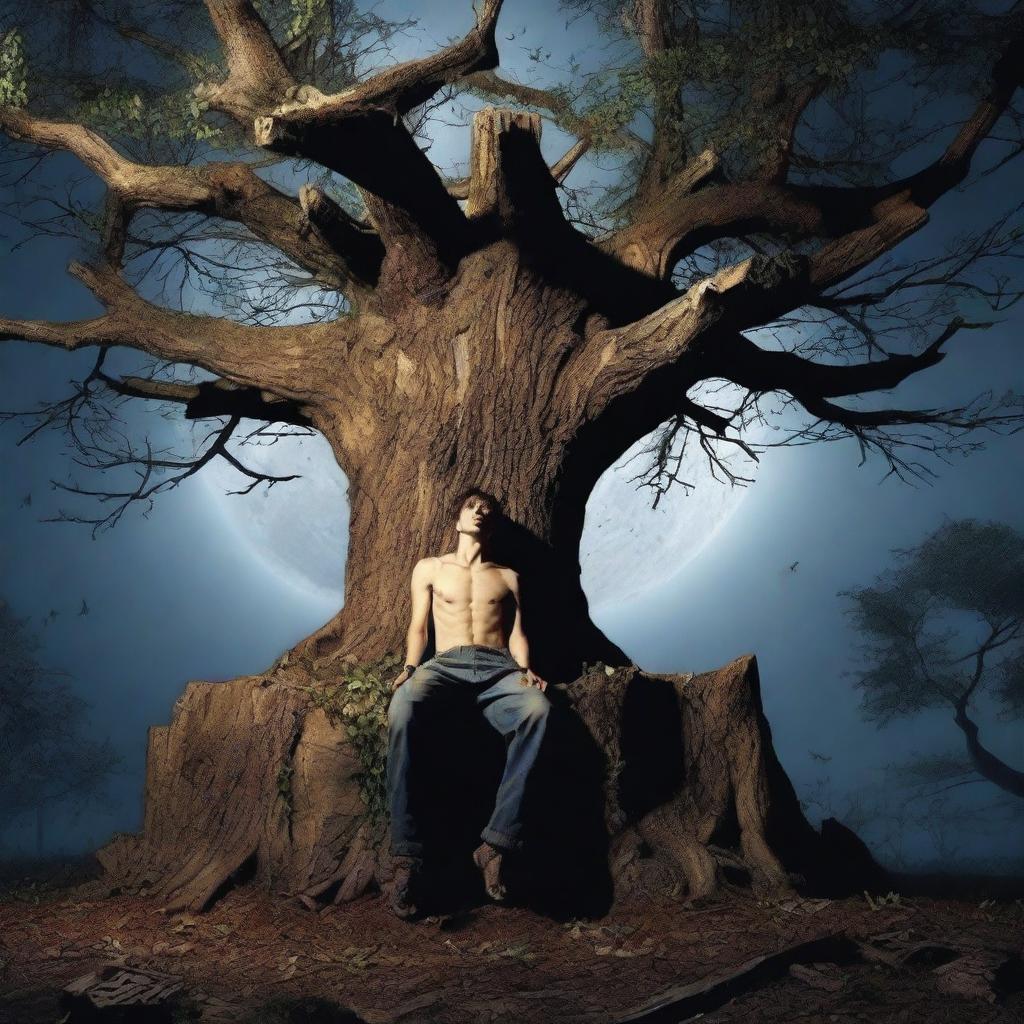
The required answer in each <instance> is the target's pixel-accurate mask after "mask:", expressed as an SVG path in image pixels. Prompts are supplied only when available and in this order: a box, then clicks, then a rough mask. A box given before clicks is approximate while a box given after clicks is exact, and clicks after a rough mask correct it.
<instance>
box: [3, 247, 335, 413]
mask: <svg viewBox="0 0 1024 1024" xmlns="http://www.w3.org/2000/svg"><path fill="white" fill-rule="evenodd" d="M68 270H69V272H70V273H71V274H73V275H74V276H75V277H77V278H79V280H81V281H82V282H83V283H84V284H85V285H86V286H87V287H88V288H89V289H90V290H91V291H92V292H93V293H94V294H95V295H96V297H97V298H98V299H99V300H100V301H101V302H102V303H103V304H104V305H105V306H106V307H107V312H106V313H104V314H103V315H101V316H98V317H95V318H94V319H91V320H81V321H77V322H70V323H57V322H53V321H45V320H12V319H6V318H0V341H2V340H8V339H24V340H26V341H39V342H42V343H44V344H47V345H55V346H58V347H61V348H66V349H69V350H73V349H77V348H81V347H83V346H87V345H100V346H104V347H106V346H110V345H125V346H127V347H129V348H135V349H141V350H142V351H145V352H149V353H150V354H152V355H155V356H158V357H159V358H161V359H166V360H169V361H173V362H181V363H189V364H192V365H195V366H200V367H202V368H203V369H206V370H209V371H210V372H211V373H215V374H217V375H218V376H222V377H227V378H228V379H230V380H232V381H234V382H236V383H237V384H241V385H245V386H249V387H255V388H258V389H260V390H264V391H269V392H271V393H272V394H274V395H278V396H280V397H282V398H288V399H292V400H295V401H298V402H302V403H310V404H315V403H316V402H317V401H318V400H319V399H320V398H321V396H322V395H325V394H331V393H335V392H336V390H337V380H336V373H335V372H334V370H332V369H331V368H332V367H336V366H337V365H339V364H340V363H343V362H344V358H345V355H346V354H347V352H348V349H349V345H350V344H351V342H352V339H353V338H354V336H355V335H354V328H353V323H354V318H343V319H341V320H337V321H332V322H330V323H319V324H299V325H293V326H282V327H260V328H253V327H245V326H243V325H241V324H237V323H234V322H233V321H231V320H226V319H220V318H217V317H211V316H196V315H194V314H189V313H175V312H173V311H172V310H168V309H162V308H161V307H159V306H155V305H153V304H152V303H149V302H147V301H146V300H145V299H143V298H142V297H141V296H139V295H137V294H136V293H135V292H134V291H133V290H132V289H131V288H130V287H129V286H128V285H127V284H126V283H125V282H124V281H123V280H122V279H121V277H119V276H118V275H117V274H116V273H115V272H114V271H113V269H112V268H110V267H109V266H107V265H100V266H92V265H86V264H80V263H72V264H71V265H70V266H69V267H68Z"/></svg>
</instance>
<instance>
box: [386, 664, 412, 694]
mask: <svg viewBox="0 0 1024 1024" xmlns="http://www.w3.org/2000/svg"><path fill="white" fill-rule="evenodd" d="M411 675H412V673H411V672H410V671H409V670H408V669H407V668H403V669H402V671H401V673H400V674H399V675H397V676H395V681H394V682H393V683H392V684H391V692H392V693H394V692H395V690H397V689H398V688H399V687H400V686H401V685H402V683H404V682H405V681H406V680H407V679H408V678H409V677H410V676H411Z"/></svg>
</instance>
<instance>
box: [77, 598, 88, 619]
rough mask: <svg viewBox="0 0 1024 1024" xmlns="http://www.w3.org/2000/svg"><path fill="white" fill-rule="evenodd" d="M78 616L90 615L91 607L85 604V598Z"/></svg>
mask: <svg viewBox="0 0 1024 1024" xmlns="http://www.w3.org/2000/svg"><path fill="white" fill-rule="evenodd" d="M78 614H79V615H88V614H89V606H88V605H87V604H86V603H85V598H84V597H83V598H82V608H81V610H80V611H79V613H78Z"/></svg>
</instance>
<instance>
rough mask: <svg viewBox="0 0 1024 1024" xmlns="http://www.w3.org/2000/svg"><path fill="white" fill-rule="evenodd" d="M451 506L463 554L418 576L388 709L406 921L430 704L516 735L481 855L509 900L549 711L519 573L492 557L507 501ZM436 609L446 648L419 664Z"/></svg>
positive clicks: (426, 565) (418, 850) (397, 907)
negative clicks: (474, 710) (511, 861)
mask: <svg viewBox="0 0 1024 1024" xmlns="http://www.w3.org/2000/svg"><path fill="white" fill-rule="evenodd" d="M453 511H454V513H455V518H456V530H457V531H458V535H459V541H458V546H457V547H456V549H455V551H454V552H452V553H450V554H446V555H440V556H433V557H428V558H422V559H420V561H419V562H417V563H416V566H415V568H414V569H413V572H412V621H411V622H410V625H409V633H408V636H407V638H406V657H405V662H406V664H405V669H404V671H403V672H402V673H401V674H400V675H399V676H398V677H397V678H396V679H395V681H394V683H393V684H392V689H393V696H392V698H391V705H390V706H389V708H388V764H387V784H388V802H389V807H390V811H391V852H392V854H393V855H394V859H395V880H394V884H393V886H392V890H391V908H392V910H393V911H394V912H395V913H396V914H397V915H398V916H399V917H402V918H408V917H412V916H413V915H414V914H415V913H416V905H415V899H414V893H413V889H414V887H415V884H416V880H417V876H418V873H419V871H420V868H421V867H422V856H423V852H424V851H423V842H422V840H421V839H420V837H419V831H418V822H417V816H418V814H419V811H420V808H419V807H417V806H415V799H414V797H415V794H414V793H412V792H410V782H411V780H412V778H413V776H414V775H415V774H416V773H417V772H418V771H421V770H422V769H423V768H424V767H425V766H424V765H422V764H421V763H420V762H419V761H418V760H417V755H418V753H419V746H418V742H417V741H418V739H419V736H420V730H421V729H422V728H423V717H422V710H421V709H422V708H423V706H424V705H425V704H426V703H427V702H428V701H436V700H439V699H440V700H460V699H461V700H465V701H473V702H475V703H476V706H477V707H478V708H479V709H480V711H481V712H482V713H483V716H484V718H486V719H487V721H488V722H489V723H490V724H491V725H492V726H493V727H494V728H495V729H497V730H498V731H499V732H500V733H501V734H502V735H503V736H511V743H510V744H509V747H508V751H507V755H506V761H505V773H504V775H503V777H502V780H501V783H500V785H499V786H498V793H497V799H496V802H495V807H494V813H493V814H492V815H491V819H490V821H489V822H488V824H487V827H486V828H485V829H484V830H483V832H481V834H480V837H481V839H483V840H484V842H483V844H482V845H481V846H480V847H478V848H477V850H476V851H475V852H474V854H473V861H474V862H475V864H476V866H477V867H478V868H479V869H480V871H481V872H482V873H483V876H484V886H485V888H486V890H487V894H488V896H490V897H491V898H492V899H495V900H501V899H504V897H505V887H504V885H503V884H502V880H501V860H502V854H503V852H504V851H506V850H518V849H521V848H522V840H521V838H520V833H521V831H522V821H521V816H520V810H521V805H522V801H523V793H524V788H525V785H526V780H527V778H528V776H529V774H530V769H531V768H532V766H533V763H534V761H535V760H536V757H537V752H538V750H539V748H540V744H541V741H542V740H543V737H544V730H545V726H546V724H547V716H548V711H549V709H550V707H551V705H550V702H549V701H548V698H547V697H546V696H545V695H544V691H545V690H546V689H547V685H548V684H547V683H546V682H545V681H544V680H543V679H541V678H540V676H538V675H537V674H536V673H535V672H534V671H533V670H532V669H531V668H530V651H529V647H528V645H527V641H526V634H525V633H524V631H523V621H522V609H521V606H520V599H519V578H518V576H517V574H516V573H515V572H514V571H513V570H512V569H509V568H506V567H505V566H502V565H497V564H496V563H494V562H493V561H490V560H489V555H490V553H491V551H490V542H491V539H492V537H493V534H494V527H495V526H496V525H497V523H498V521H499V519H500V517H501V515H502V511H501V505H500V502H499V501H498V500H497V499H496V498H494V497H493V496H492V495H490V494H487V492H486V491H481V490H479V489H478V488H473V489H472V490H470V491H467V492H465V493H464V494H462V495H460V497H459V499H458V500H457V502H456V504H455V507H454V509H453ZM431 609H432V610H433V620H434V640H435V644H434V646H435V649H436V650H437V651H438V654H437V655H436V656H435V657H433V658H431V659H430V660H429V661H427V662H424V664H422V665H419V666H418V667H417V663H418V662H419V660H420V658H421V657H422V656H423V651H424V649H425V648H426V645H427V635H428V634H427V626H428V617H429V616H430V613H431ZM510 620H511V630H510V629H509V624H510Z"/></svg>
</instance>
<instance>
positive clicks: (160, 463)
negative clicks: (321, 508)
mask: <svg viewBox="0 0 1024 1024" xmlns="http://www.w3.org/2000/svg"><path fill="white" fill-rule="evenodd" d="M240 419H241V417H239V416H232V417H231V418H230V419H229V420H228V422H227V423H226V424H225V425H224V426H223V427H222V428H220V430H219V431H217V437H216V440H215V441H214V443H213V444H212V445H211V446H210V447H209V448H208V449H207V450H206V451H205V452H204V453H203V454H202V455H200V456H199V457H198V458H196V459H192V460H185V461H178V460H173V459H161V458H156V457H154V454H153V450H152V447H151V445H150V443H149V439H148V438H147V439H146V454H145V456H136V455H135V454H134V452H133V451H132V450H131V447H130V445H129V448H128V454H127V455H125V456H120V457H118V456H115V457H112V458H109V459H107V460H102V459H100V458H92V459H91V460H82V459H74V461H75V462H76V463H77V464H78V465H81V466H85V467H86V468H88V469H99V470H104V471H105V470H109V469H115V468H117V467H119V466H129V465H138V466H142V467H143V468H142V469H141V470H137V471H136V474H137V476H138V477H139V482H138V485H137V486H136V487H135V488H134V489H132V490H130V491H102V490H97V491H91V490H86V489H85V488H82V487H78V486H77V485H67V484H63V483H60V482H58V481H56V480H51V481H50V482H51V484H52V485H53V486H54V487H57V488H60V489H61V490H64V491H67V492H69V493H71V494H85V495H89V496H91V497H98V498H99V499H100V500H101V501H103V502H107V501H114V500H116V499H123V500H121V501H120V503H119V504H117V505H115V507H114V508H113V510H112V511H110V512H108V513H107V514H106V515H105V516H103V517H101V518H99V519H87V518H83V517H81V516H76V515H69V514H68V513H66V512H65V511H63V510H60V512H59V513H58V514H57V515H56V516H51V517H49V518H45V519H42V520H41V522H44V523H55V522H60V523H86V524H92V526H93V530H92V535H93V537H95V536H96V535H97V534H98V533H99V532H100V531H101V530H103V529H104V528H107V529H109V528H111V527H113V526H115V525H116V524H117V522H118V520H119V519H120V518H121V516H122V515H123V513H124V511H125V509H127V508H128V506H129V505H131V504H132V503H133V502H136V501H137V502H143V503H145V505H146V508H145V511H144V512H143V515H146V514H148V512H149V511H150V510H151V509H152V507H153V500H154V498H155V496H156V495H157V494H158V493H160V492H161V491H167V490H171V489H172V488H174V487H177V486H178V485H179V484H180V483H182V481H184V480H186V479H188V477H190V476H192V475H194V474H195V473H198V472H199V470H201V469H202V468H203V467H204V466H205V465H207V464H208V463H210V462H212V461H213V460H214V459H215V458H217V457H218V456H219V457H220V458H222V459H224V460H225V461H226V462H229V463H230V464H231V465H232V466H234V468H235V469H237V470H238V471H239V472H240V473H242V474H244V475H245V476H247V477H250V478H251V479H252V483H250V484H249V486H248V487H246V488H245V489H244V490H241V491H229V492H228V493H230V494H248V493H249V492H250V491H251V490H252V489H253V488H254V487H255V486H256V485H257V484H258V483H266V484H267V485H268V486H269V487H273V486H274V484H276V483H284V482H286V481H288V480H296V479H298V478H299V476H300V474H297V473H294V474H291V475H289V476H272V475H270V474H268V473H262V472H259V471H258V470H253V469H249V468H248V467H247V466H245V465H243V464H242V462H240V461H239V459H238V458H236V457H235V456H234V455H233V454H232V453H231V452H230V451H228V449H227V442H228V440H229V439H230V438H231V436H232V435H233V433H234V431H235V429H236V428H237V427H238V424H239V422H240ZM166 469H176V470H180V471H181V472H179V473H175V474H172V475H171V476H168V477H166V478H164V479H160V480H157V481H155V482H152V480H153V477H155V476H160V475H162V471H163V470H166Z"/></svg>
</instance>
